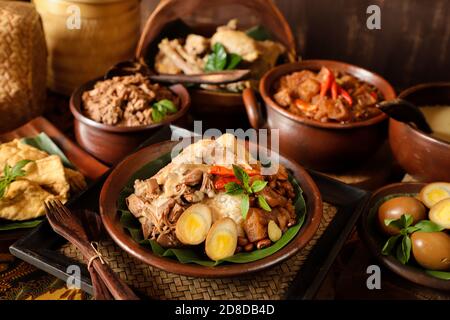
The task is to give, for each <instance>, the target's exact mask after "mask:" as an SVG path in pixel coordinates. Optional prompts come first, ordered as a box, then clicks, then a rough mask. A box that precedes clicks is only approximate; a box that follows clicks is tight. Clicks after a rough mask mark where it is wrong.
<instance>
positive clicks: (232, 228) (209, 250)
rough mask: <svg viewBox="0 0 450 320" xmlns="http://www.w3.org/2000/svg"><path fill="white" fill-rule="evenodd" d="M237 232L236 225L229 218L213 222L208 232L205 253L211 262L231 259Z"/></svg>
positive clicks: (235, 244)
mask: <svg viewBox="0 0 450 320" xmlns="http://www.w3.org/2000/svg"><path fill="white" fill-rule="evenodd" d="M237 238H238V232H237V227H236V223H235V222H234V220H232V219H230V218H223V219H220V220H217V221H216V222H214V224H213V226H212V227H211V229H210V230H209V232H208V236H207V237H206V243H205V251H206V254H207V255H208V257H209V258H210V259H211V260H214V261H217V260H221V259H225V258H228V257H231V256H232V255H233V254H234V252H235V251H236V246H237Z"/></svg>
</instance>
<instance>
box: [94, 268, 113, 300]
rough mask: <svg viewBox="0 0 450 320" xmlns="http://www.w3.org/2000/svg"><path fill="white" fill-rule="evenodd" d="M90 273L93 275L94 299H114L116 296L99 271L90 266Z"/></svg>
mask: <svg viewBox="0 0 450 320" xmlns="http://www.w3.org/2000/svg"><path fill="white" fill-rule="evenodd" d="M89 274H90V275H91V281H92V287H93V288H94V299H95V300H114V297H113V296H112V295H111V292H109V290H108V288H107V287H106V285H105V283H104V282H103V280H102V279H101V278H100V276H99V275H98V273H97V271H96V270H95V269H94V268H90V270H89Z"/></svg>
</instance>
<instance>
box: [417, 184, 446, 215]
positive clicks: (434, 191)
mask: <svg viewBox="0 0 450 320" xmlns="http://www.w3.org/2000/svg"><path fill="white" fill-rule="evenodd" d="M419 198H420V200H421V201H422V202H423V203H424V204H425V205H426V206H427V207H428V208H430V209H431V207H433V206H434V205H435V204H436V203H438V202H440V201H442V200H444V199H447V198H450V183H448V182H433V183H430V184H427V185H426V186H425V187H423V188H422V190H421V191H420V194H419Z"/></svg>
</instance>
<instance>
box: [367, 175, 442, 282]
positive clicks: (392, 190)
mask: <svg viewBox="0 0 450 320" xmlns="http://www.w3.org/2000/svg"><path fill="white" fill-rule="evenodd" d="M424 186H425V184H424V183H394V184H391V185H388V186H385V187H383V188H381V189H379V190H377V191H376V192H375V193H374V194H373V195H372V197H371V199H370V200H369V203H368V205H367V207H366V210H365V211H364V212H363V214H362V215H361V219H360V223H359V225H358V228H359V229H358V234H359V236H360V237H361V238H362V240H363V241H364V243H365V244H366V245H367V247H368V248H369V250H370V252H371V254H372V255H373V256H374V257H375V258H376V259H377V260H378V261H380V263H382V264H383V265H384V266H386V267H387V268H389V269H390V270H392V271H393V272H395V273H396V274H398V275H399V276H400V277H403V278H405V279H407V280H409V281H412V282H414V283H417V284H420V285H422V286H425V287H430V288H434V289H438V290H450V281H447V280H442V279H438V278H435V277H433V276H430V275H428V274H427V273H425V272H424V270H423V269H421V268H420V267H419V266H412V265H403V264H402V263H400V262H399V261H398V260H397V259H396V258H395V257H393V256H384V255H382V254H381V249H382V248H383V245H384V243H385V241H386V240H387V238H388V237H387V236H385V235H383V234H382V233H381V232H380V231H379V230H378V225H377V223H376V219H375V218H376V217H375V216H374V215H373V214H372V215H371V214H370V213H371V209H372V208H374V207H375V205H376V204H377V203H378V202H379V201H380V200H382V199H383V198H384V197H386V196H389V195H393V194H405V193H410V194H411V193H412V194H414V193H419V191H420V189H422V188H423V187H424Z"/></svg>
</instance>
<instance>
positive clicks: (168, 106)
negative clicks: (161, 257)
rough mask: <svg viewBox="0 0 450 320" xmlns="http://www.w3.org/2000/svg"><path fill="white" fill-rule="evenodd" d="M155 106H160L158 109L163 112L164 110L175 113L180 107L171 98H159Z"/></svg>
mask: <svg viewBox="0 0 450 320" xmlns="http://www.w3.org/2000/svg"><path fill="white" fill-rule="evenodd" d="M153 106H154V107H155V106H156V107H157V108H158V110H159V111H161V112H162V113H164V112H166V113H175V112H177V111H178V108H177V106H176V105H175V103H173V101H171V100H169V99H162V100H159V101H158V102H156V103H155V104H154V105H153Z"/></svg>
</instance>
